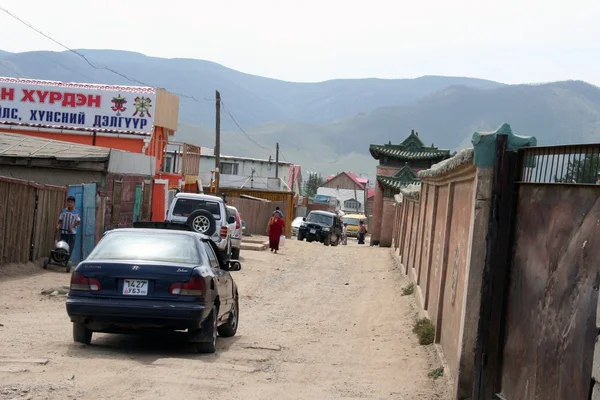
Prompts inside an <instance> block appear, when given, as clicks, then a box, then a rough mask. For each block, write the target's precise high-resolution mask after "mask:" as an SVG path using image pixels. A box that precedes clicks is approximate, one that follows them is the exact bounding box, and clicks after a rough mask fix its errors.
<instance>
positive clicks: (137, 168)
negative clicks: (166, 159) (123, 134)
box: [108, 149, 156, 176]
mask: <svg viewBox="0 0 600 400" xmlns="http://www.w3.org/2000/svg"><path fill="white" fill-rule="evenodd" d="M155 171H156V158H155V157H152V156H147V155H145V154H139V153H131V152H128V151H122V150H116V149H111V150H110V157H109V161H108V172H110V173H113V174H129V175H146V176H154V173H155Z"/></svg>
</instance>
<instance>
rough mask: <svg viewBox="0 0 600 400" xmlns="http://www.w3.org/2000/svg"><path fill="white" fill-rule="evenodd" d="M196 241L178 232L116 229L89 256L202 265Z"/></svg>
mask: <svg viewBox="0 0 600 400" xmlns="http://www.w3.org/2000/svg"><path fill="white" fill-rule="evenodd" d="M196 240H197V239H195V238H194V237H192V236H189V235H184V234H181V233H176V232H164V233H163V232H132V231H127V232H118V231H113V232H111V233H110V234H108V235H106V236H105V237H104V238H102V240H101V241H100V242H99V243H98V244H97V245H96V247H95V248H94V250H93V251H92V252H91V254H90V255H89V256H88V258H87V259H88V260H130V261H133V260H137V261H156V262H171V263H182V264H200V263H201V258H200V255H199V252H198V248H197V246H196V243H195V242H196Z"/></svg>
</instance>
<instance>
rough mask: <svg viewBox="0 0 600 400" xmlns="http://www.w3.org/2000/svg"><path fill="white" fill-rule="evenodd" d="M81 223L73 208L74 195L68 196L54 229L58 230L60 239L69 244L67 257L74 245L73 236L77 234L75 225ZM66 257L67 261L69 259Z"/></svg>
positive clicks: (71, 252)
mask: <svg viewBox="0 0 600 400" xmlns="http://www.w3.org/2000/svg"><path fill="white" fill-rule="evenodd" d="M80 223H81V218H79V213H78V212H77V210H76V209H75V197H73V196H69V197H68V198H67V208H64V209H63V210H62V211H61V213H60V215H59V217H58V223H57V224H56V229H57V230H60V240H63V241H65V242H67V244H68V245H69V259H70V258H71V254H73V248H74V247H75V237H76V235H77V226H78V225H79V224H80ZM69 259H67V261H69Z"/></svg>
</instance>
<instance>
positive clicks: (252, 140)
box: [221, 100, 272, 151]
mask: <svg viewBox="0 0 600 400" xmlns="http://www.w3.org/2000/svg"><path fill="white" fill-rule="evenodd" d="M221 104H222V105H223V111H225V114H227V115H228V116H229V118H231V120H232V121H233V123H234V124H235V125H236V126H237V127H238V129H239V130H240V131H241V132H242V133H243V134H244V136H246V139H248V140H249V141H251V142H252V143H254V144H255V145H256V146H258V147H260V148H261V149H263V150H267V151H271V150H272V149H269V148H268V147H265V146H263V145H261V144H259V143H258V142H256V141H255V140H254V139H252V138H251V137H250V135H248V134H247V133H246V131H245V130H244V129H243V128H242V127H241V126H240V124H238V122H237V121H236V120H235V118H234V117H233V115H231V112H230V111H229V108H228V107H227V106H226V105H225V103H224V102H223V100H221Z"/></svg>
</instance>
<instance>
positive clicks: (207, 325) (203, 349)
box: [194, 306, 218, 354]
mask: <svg viewBox="0 0 600 400" xmlns="http://www.w3.org/2000/svg"><path fill="white" fill-rule="evenodd" d="M217 313H218V311H217V307H216V306H213V309H212V311H211V313H210V315H209V316H208V317H207V318H206V320H205V321H204V324H203V325H204V326H203V327H202V330H203V332H202V334H203V335H202V336H204V338H205V341H202V342H198V343H194V345H195V346H196V351H197V352H198V353H204V354H209V353H214V352H215V351H217Z"/></svg>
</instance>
